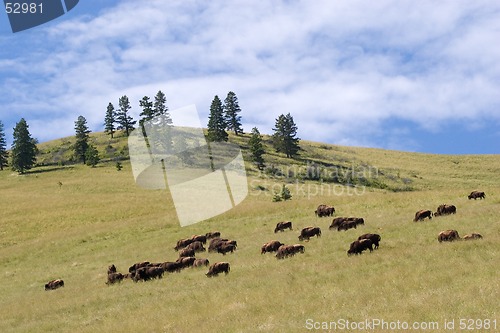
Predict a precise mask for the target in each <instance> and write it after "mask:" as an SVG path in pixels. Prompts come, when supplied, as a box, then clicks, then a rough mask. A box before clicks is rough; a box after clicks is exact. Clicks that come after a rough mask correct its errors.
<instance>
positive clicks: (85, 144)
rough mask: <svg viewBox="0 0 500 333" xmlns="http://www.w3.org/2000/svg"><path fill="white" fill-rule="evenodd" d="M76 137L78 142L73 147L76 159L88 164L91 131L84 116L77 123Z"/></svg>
mask: <svg viewBox="0 0 500 333" xmlns="http://www.w3.org/2000/svg"><path fill="white" fill-rule="evenodd" d="M75 132H76V134H75V136H76V142H75V145H74V146H73V150H74V154H75V158H76V160H77V161H82V162H83V164H86V162H87V155H86V153H87V150H88V148H89V138H90V137H89V134H90V132H91V131H90V129H89V128H88V126H87V119H85V117H84V116H79V117H78V119H77V120H76V121H75Z"/></svg>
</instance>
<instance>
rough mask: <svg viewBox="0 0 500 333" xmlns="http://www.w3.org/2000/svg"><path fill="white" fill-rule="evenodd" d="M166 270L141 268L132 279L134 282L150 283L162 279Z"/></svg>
mask: <svg viewBox="0 0 500 333" xmlns="http://www.w3.org/2000/svg"><path fill="white" fill-rule="evenodd" d="M164 272H165V270H164V269H163V268H162V267H149V266H147V267H141V268H139V269H137V270H136V271H135V274H134V276H133V278H132V280H134V282H139V281H141V280H142V281H149V280H151V279H161V278H162V277H163V273H164Z"/></svg>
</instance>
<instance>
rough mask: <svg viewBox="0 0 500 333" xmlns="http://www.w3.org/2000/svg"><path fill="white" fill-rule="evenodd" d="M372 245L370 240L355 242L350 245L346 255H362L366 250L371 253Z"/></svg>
mask: <svg viewBox="0 0 500 333" xmlns="http://www.w3.org/2000/svg"><path fill="white" fill-rule="evenodd" d="M372 245H373V243H372V241H371V240H370V239H361V240H356V241H354V242H352V243H351V246H350V247H349V250H347V255H349V256H350V255H351V254H362V253H363V251H364V250H366V249H368V250H370V252H372V251H373V247H372Z"/></svg>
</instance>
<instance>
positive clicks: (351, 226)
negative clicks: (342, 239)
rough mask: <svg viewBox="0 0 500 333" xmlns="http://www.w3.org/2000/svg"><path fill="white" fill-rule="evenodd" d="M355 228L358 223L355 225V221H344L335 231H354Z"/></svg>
mask: <svg viewBox="0 0 500 333" xmlns="http://www.w3.org/2000/svg"><path fill="white" fill-rule="evenodd" d="M357 226H358V223H356V221H355V220H345V221H344V222H342V223H341V224H340V225H339V226H338V227H337V231H340V230H349V229H356V228H357Z"/></svg>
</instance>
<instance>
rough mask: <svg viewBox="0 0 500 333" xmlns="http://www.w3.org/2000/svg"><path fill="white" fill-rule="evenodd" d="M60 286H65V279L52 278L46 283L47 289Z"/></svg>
mask: <svg viewBox="0 0 500 333" xmlns="http://www.w3.org/2000/svg"><path fill="white" fill-rule="evenodd" d="M60 287H64V281H63V280H61V279H56V280H52V281H49V282H47V283H46V284H45V290H55V289H57V288H60Z"/></svg>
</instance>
